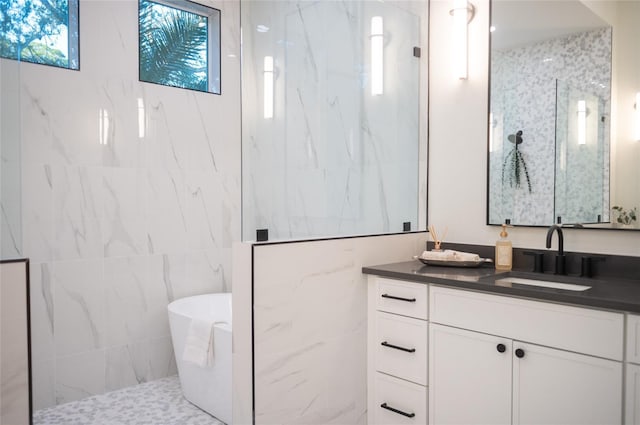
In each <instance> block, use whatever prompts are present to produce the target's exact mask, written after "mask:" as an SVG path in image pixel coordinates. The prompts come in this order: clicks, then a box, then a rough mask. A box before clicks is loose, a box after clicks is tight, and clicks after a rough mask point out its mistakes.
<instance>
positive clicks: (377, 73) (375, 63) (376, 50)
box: [371, 16, 384, 96]
mask: <svg viewBox="0 0 640 425" xmlns="http://www.w3.org/2000/svg"><path fill="white" fill-rule="evenodd" d="M383 49H384V31H383V27H382V16H374V17H373V18H371V95H372V96H378V95H381V94H382V92H383V90H384V78H383V69H384V57H383Z"/></svg>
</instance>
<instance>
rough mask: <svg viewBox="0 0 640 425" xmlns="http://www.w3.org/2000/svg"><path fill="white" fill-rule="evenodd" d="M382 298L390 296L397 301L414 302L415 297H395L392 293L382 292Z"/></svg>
mask: <svg viewBox="0 0 640 425" xmlns="http://www.w3.org/2000/svg"><path fill="white" fill-rule="evenodd" d="M381 297H382V298H390V299H392V300H398V301H406V302H408V303H414V302H416V299H415V298H402V297H395V296H393V295H389V294H382V295H381Z"/></svg>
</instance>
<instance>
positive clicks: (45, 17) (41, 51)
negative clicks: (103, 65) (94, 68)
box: [0, 0, 80, 69]
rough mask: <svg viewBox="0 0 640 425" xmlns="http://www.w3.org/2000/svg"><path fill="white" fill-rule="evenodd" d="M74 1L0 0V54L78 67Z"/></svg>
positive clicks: (76, 11)
mask: <svg viewBox="0 0 640 425" xmlns="http://www.w3.org/2000/svg"><path fill="white" fill-rule="evenodd" d="M78 56H79V52H78V0H0V57H3V58H8V59H16V60H21V61H25V62H33V63H40V64H44V65H53V66H58V67H60V68H69V69H79V67H80V61H79V57H78Z"/></svg>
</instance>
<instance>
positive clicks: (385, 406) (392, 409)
mask: <svg viewBox="0 0 640 425" xmlns="http://www.w3.org/2000/svg"><path fill="white" fill-rule="evenodd" d="M380 407H382V408H383V409H387V410H391V411H392V412H393V413H397V414H399V415H402V416H406V417H407V418H413V417H414V416H415V415H416V414H415V413H407V412H403V411H402V410H398V409H394V408H393V407H391V406H388V405H387V403H382V404H381V405H380Z"/></svg>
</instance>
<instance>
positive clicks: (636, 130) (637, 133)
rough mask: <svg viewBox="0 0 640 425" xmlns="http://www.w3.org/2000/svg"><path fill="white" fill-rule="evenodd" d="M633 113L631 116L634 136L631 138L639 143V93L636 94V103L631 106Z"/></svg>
mask: <svg viewBox="0 0 640 425" xmlns="http://www.w3.org/2000/svg"><path fill="white" fill-rule="evenodd" d="M633 107H634V108H635V112H634V114H633V118H634V125H635V134H634V136H633V138H634V139H635V141H636V142H640V92H637V93H636V103H635V104H634V105H633Z"/></svg>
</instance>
